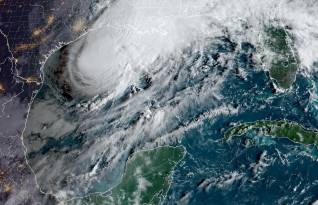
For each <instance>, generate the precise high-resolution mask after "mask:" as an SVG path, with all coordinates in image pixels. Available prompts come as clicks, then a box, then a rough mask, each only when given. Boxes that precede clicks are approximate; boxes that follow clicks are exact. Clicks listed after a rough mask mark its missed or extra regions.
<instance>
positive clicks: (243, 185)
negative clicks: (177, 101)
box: [165, 59, 318, 204]
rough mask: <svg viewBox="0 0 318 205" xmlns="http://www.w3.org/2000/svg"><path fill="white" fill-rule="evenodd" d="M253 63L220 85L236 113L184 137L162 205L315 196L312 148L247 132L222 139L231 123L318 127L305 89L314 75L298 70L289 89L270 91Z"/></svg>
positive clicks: (305, 200)
mask: <svg viewBox="0 0 318 205" xmlns="http://www.w3.org/2000/svg"><path fill="white" fill-rule="evenodd" d="M239 60H240V59H239ZM245 63H247V64H248V62H246V61H245ZM252 67H253V66H248V65H246V66H245V69H246V71H247V72H248V73H249V75H248V77H247V80H242V79H240V78H239V77H237V76H235V75H232V77H231V79H229V81H227V83H226V85H225V86H224V87H225V89H223V93H222V94H223V95H224V96H225V99H226V100H227V102H228V103H229V104H232V105H233V106H238V107H239V112H238V114H237V115H235V116H230V117H228V116H220V117H217V118H214V119H206V120H205V121H204V122H203V123H202V124H201V125H200V126H198V127H196V128H194V129H192V130H190V131H188V132H187V133H186V134H185V135H184V138H183V140H182V144H183V145H184V146H185V148H186V150H187V155H186V157H185V160H184V161H183V163H181V164H180V165H179V166H178V167H177V169H176V171H175V173H174V176H173V182H172V186H171V189H170V191H169V193H168V196H167V199H166V201H165V204H175V203H176V202H178V203H181V204H182V203H185V204H187V203H188V204H309V203H312V202H314V201H315V200H317V199H318V174H317V173H318V172H317V170H318V162H317V156H318V151H317V148H316V147H315V146H313V145H310V146H304V145H300V144H296V143H293V142H291V141H290V140H288V139H284V138H281V139H278V138H275V137H273V136H255V133H252V132H248V133H246V134H245V135H243V136H242V137H241V138H235V139H233V140H231V141H229V142H224V141H223V140H222V138H223V134H224V131H225V130H226V129H227V128H229V125H230V123H232V122H252V121H255V120H259V119H272V120H275V119H288V120H291V121H295V122H298V123H300V124H302V125H304V126H306V127H308V128H312V129H315V128H317V126H318V123H317V117H316V116H317V110H316V109H315V106H314V104H313V103H315V102H313V101H311V100H310V93H309V91H310V90H312V89H313V87H312V82H315V78H313V79H306V78H305V77H303V76H302V75H300V74H299V75H298V76H297V79H296V82H295V83H294V85H293V87H292V89H291V90H290V91H288V92H285V93H274V92H273V87H272V86H271V83H270V80H269V77H268V75H267V74H266V73H265V72H263V71H255V70H253V69H252ZM249 140H253V142H254V143H252V144H251V143H248V142H250V141H249Z"/></svg>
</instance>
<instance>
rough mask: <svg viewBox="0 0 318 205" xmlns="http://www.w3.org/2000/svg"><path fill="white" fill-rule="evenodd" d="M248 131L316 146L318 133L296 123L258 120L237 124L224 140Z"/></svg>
mask: <svg viewBox="0 0 318 205" xmlns="http://www.w3.org/2000/svg"><path fill="white" fill-rule="evenodd" d="M250 130H253V131H255V132H256V133H258V134H262V135H271V136H275V137H286V138H289V139H290V140H292V141H293V142H296V143H301V144H305V145H310V144H314V145H316V146H318V132H317V131H316V130H311V129H307V128H304V127H303V126H301V125H299V124H298V123H296V122H291V121H287V120H277V121H275V120H259V121H255V122H247V123H241V124H237V125H235V126H233V127H231V128H230V129H228V130H227V131H226V132H225V134H224V138H225V140H230V139H232V138H233V137H236V136H241V135H243V134H245V133H247V132H248V131H250Z"/></svg>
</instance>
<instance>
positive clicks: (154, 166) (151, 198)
mask: <svg viewBox="0 0 318 205" xmlns="http://www.w3.org/2000/svg"><path fill="white" fill-rule="evenodd" d="M183 156H184V149H183V148H182V147H159V148H156V149H153V150H147V151H142V152H138V153H135V154H134V155H133V157H132V158H131V159H129V160H128V162H127V165H126V169H125V172H124V175H123V177H122V180H121V183H120V184H118V185H117V186H116V187H114V188H113V189H112V190H111V191H110V192H109V193H105V194H91V195H89V196H87V197H85V198H83V199H80V201H78V200H77V201H76V200H75V201H73V202H72V203H71V204H78V202H79V204H85V205H86V204H87V205H88V204H91V205H108V204H115V205H130V204H147V205H155V204H159V202H160V201H161V200H162V199H163V198H164V197H165V195H166V193H167V191H168V189H169V186H170V183H169V179H170V177H171V173H172V171H173V169H174V167H175V166H176V164H177V163H178V162H179V161H180V160H181V159H182V157H183Z"/></svg>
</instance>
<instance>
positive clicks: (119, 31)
mask: <svg viewBox="0 0 318 205" xmlns="http://www.w3.org/2000/svg"><path fill="white" fill-rule="evenodd" d="M316 10H317V5H316V4H315V3H314V2H308V1H287V0H282V1H277V0H266V1H265V0H264V1H254V0H250V1H247V0H230V1H225V2H224V1H218V0H199V1H186V0H178V1H157V0H137V1H127V0H120V1H117V2H115V3H114V5H113V6H112V7H111V8H110V9H109V10H108V11H106V12H105V14H103V15H102V16H101V17H100V18H99V19H98V20H97V21H96V23H95V24H94V25H93V27H92V30H91V32H90V33H89V34H88V35H87V36H86V37H84V38H82V39H81V40H79V41H78V42H77V43H75V44H74V45H73V46H72V47H73V49H72V51H71V52H72V55H70V61H69V69H70V73H71V77H72V79H73V83H74V84H75V86H76V87H77V89H80V90H81V91H84V92H86V93H90V94H97V93H100V92H104V91H106V92H108V93H109V94H110V93H113V92H115V93H118V92H122V91H123V90H124V89H125V88H126V87H127V85H129V84H131V83H133V82H136V80H137V79H138V76H139V75H140V73H141V72H142V71H147V70H149V69H150V68H149V65H150V64H151V63H153V62H154V61H155V59H157V58H158V57H166V56H168V55H170V54H171V53H175V52H178V51H180V49H182V48H185V47H187V46H189V45H190V43H191V42H193V41H198V40H201V41H202V39H204V38H209V37H215V36H220V35H224V33H227V34H228V35H230V36H231V37H233V38H241V40H248V41H249V42H252V43H253V44H255V45H257V44H259V43H261V42H262V39H261V38H262V35H263V29H264V26H266V25H269V24H273V23H275V24H279V25H281V26H284V25H286V26H289V27H291V29H292V31H293V32H292V33H293V35H294V37H295V47H296V48H297V51H298V53H299V57H300V59H301V62H302V65H303V66H305V67H306V68H308V69H310V68H311V67H312V64H313V62H314V61H315V60H316V59H317V57H318V54H317V53H318V50H317V49H318V45H317V41H315V39H316V38H317V33H316V31H317V25H318V22H317V15H318V14H317V12H315V11H316ZM246 28H250V29H248V30H246ZM79 80H80V82H81V83H82V84H81V83H80V82H79Z"/></svg>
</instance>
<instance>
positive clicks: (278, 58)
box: [265, 27, 298, 89]
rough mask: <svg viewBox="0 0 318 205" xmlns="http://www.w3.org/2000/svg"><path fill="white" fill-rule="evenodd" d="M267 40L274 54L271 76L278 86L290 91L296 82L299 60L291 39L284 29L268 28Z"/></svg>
mask: <svg viewBox="0 0 318 205" xmlns="http://www.w3.org/2000/svg"><path fill="white" fill-rule="evenodd" d="M265 31H266V35H267V38H266V40H265V44H266V45H267V46H268V47H269V49H270V50H271V51H272V52H273V58H272V60H271V63H270V69H269V74H270V76H271V78H273V79H274V81H275V82H276V83H277V85H278V86H279V87H281V88H283V89H288V88H289V87H290V86H291V85H292V84H293V82H294V81H295V76H296V72H297V68H298V60H297V57H296V56H295V52H294V51H293V49H292V45H291V40H290V39H291V38H290V36H289V33H288V32H287V31H286V29H284V28H282V27H268V28H266V29H265Z"/></svg>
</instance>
